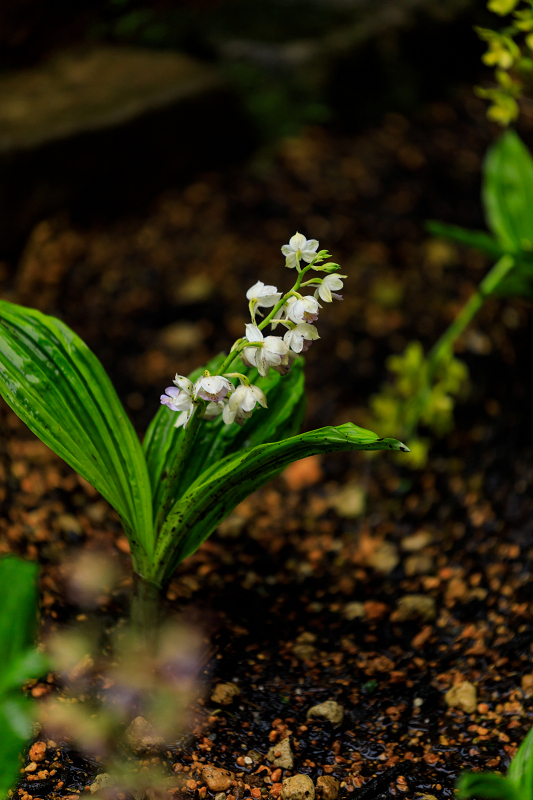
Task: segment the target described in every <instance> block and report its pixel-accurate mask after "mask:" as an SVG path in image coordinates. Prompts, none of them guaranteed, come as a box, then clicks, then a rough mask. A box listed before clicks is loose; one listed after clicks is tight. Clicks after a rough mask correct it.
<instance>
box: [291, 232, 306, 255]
mask: <svg viewBox="0 0 533 800" xmlns="http://www.w3.org/2000/svg"><path fill="white" fill-rule="evenodd" d="M306 244H307V239H306V238H305V236H304V235H303V233H298V232H296V233H295V234H294V236H291V238H290V239H289V245H290V246H291V247H292V249H293V250H294V251H295V252H296V251H297V250H303V249H304V247H305V245H306Z"/></svg>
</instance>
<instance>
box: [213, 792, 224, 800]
mask: <svg viewBox="0 0 533 800" xmlns="http://www.w3.org/2000/svg"><path fill="white" fill-rule="evenodd" d="M215 800H226V792H219V793H218V794H216V795H215Z"/></svg>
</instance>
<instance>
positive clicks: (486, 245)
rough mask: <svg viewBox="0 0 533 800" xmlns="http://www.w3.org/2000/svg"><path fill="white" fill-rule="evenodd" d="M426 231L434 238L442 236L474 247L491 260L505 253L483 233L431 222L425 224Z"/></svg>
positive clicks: (489, 236) (490, 237)
mask: <svg viewBox="0 0 533 800" xmlns="http://www.w3.org/2000/svg"><path fill="white" fill-rule="evenodd" d="M426 228H427V230H428V231H429V232H430V233H432V234H433V235H434V236H442V237H444V238H446V239H451V240H452V241H454V242H458V243H459V244H464V245H466V247H475V248H476V249H477V250H481V251H482V252H484V253H486V254H487V255H489V256H491V258H499V257H500V256H501V255H502V254H503V253H504V252H505V251H504V249H503V248H502V247H501V245H500V244H499V243H498V242H497V241H496V239H495V238H494V237H493V236H491V235H490V234H489V233H486V232H485V231H469V230H467V229H466V228H460V227H459V226H457V225H446V223H444V222H435V221H433V220H431V221H429V222H427V223H426Z"/></svg>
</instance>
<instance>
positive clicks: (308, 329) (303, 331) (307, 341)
mask: <svg viewBox="0 0 533 800" xmlns="http://www.w3.org/2000/svg"><path fill="white" fill-rule="evenodd" d="M316 339H320V336H319V335H318V331H317V329H316V328H315V326H314V325H309V324H308V323H307V322H300V323H298V325H297V326H296V327H295V328H291V329H290V330H288V331H287V333H286V334H285V336H284V337H283V341H284V342H285V344H286V345H288V347H290V348H291V350H294V352H295V353H305V352H306V350H309V348H310V347H311V342H314V341H315V340H316Z"/></svg>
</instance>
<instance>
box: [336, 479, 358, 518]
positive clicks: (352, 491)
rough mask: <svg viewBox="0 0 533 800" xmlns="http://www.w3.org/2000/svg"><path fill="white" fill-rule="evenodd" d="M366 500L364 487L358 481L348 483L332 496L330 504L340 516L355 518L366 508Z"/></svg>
mask: <svg viewBox="0 0 533 800" xmlns="http://www.w3.org/2000/svg"><path fill="white" fill-rule="evenodd" d="M365 500H366V495H365V491H364V489H362V488H361V486H360V485H359V484H358V483H348V484H347V485H346V486H343V487H342V489H340V490H339V491H338V492H335V494H333V495H332V496H331V497H330V499H329V504H330V506H331V507H332V508H334V509H335V511H336V512H337V514H338V515H339V517H344V518H345V519H355V517H358V516H360V514H362V513H363V511H364V510H365Z"/></svg>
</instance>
